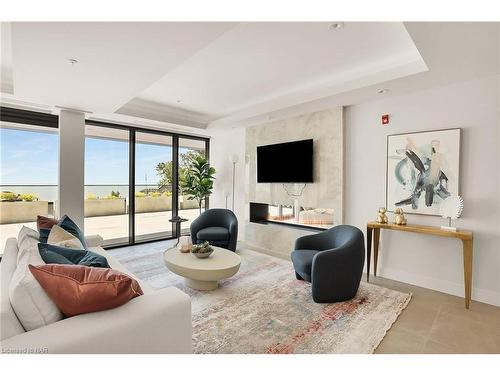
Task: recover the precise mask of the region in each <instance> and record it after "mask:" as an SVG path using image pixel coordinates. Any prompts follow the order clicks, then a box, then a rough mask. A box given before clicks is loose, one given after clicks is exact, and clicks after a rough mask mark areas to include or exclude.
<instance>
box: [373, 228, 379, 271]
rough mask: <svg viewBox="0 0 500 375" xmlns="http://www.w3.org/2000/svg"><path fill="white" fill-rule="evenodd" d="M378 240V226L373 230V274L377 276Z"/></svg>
mask: <svg viewBox="0 0 500 375" xmlns="http://www.w3.org/2000/svg"><path fill="white" fill-rule="evenodd" d="M379 241H380V228H375V229H374V230H373V274H374V275H375V276H377V264H378V244H379Z"/></svg>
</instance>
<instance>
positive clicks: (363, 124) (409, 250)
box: [346, 76, 500, 305]
mask: <svg viewBox="0 0 500 375" xmlns="http://www.w3.org/2000/svg"><path fill="white" fill-rule="evenodd" d="M499 91H500V76H490V77H486V78H483V79H477V80H474V81H470V82H464V83H457V84H453V85H450V86H445V87H438V88H434V89H429V90H425V91H420V92H416V93H411V94H406V95H401V96H394V97H387V98H384V99H381V100H378V101H374V102H369V103H365V104H360V105H354V106H351V107H347V108H346V155H348V157H347V158H346V222H347V223H349V224H354V225H356V226H358V227H360V228H363V230H365V228H366V222H367V221H370V220H374V219H375V218H376V217H377V209H378V207H380V206H384V205H385V168H386V167H385V165H386V164H385V158H386V139H387V135H388V134H396V133H406V132H412V131H421V130H433V129H443V128H456V127H460V128H462V144H461V165H460V180H461V181H460V195H462V196H463V198H464V207H465V209H464V213H463V217H462V218H460V219H458V220H456V221H454V225H456V226H457V227H459V228H463V229H470V230H472V231H474V265H473V285H472V286H473V290H472V299H474V300H478V301H482V302H486V303H490V304H494V305H500V195H499V194H500V193H499V192H500V183H499V176H500V167H499V165H500V152H499V149H500V139H499V137H500V133H499V132H500V119H499V108H500V102H499ZM386 113H388V114H390V124H389V125H388V126H382V125H381V124H380V121H381V115H382V114H386ZM389 216H390V219H392V214H390V215H389ZM407 219H408V222H409V223H412V224H423V225H436V226H440V225H445V223H446V220H445V219H443V218H440V217H432V216H422V215H407ZM380 245H381V249H380V255H379V270H378V271H379V274H380V276H383V277H387V278H390V279H395V280H399V281H403V282H408V283H410V284H415V285H419V286H423V287H427V288H430V289H435V290H439V291H442V292H446V293H450V294H454V295H458V296H463V294H464V288H463V263H462V245H461V243H460V241H458V240H454V239H449V238H439V237H432V236H424V235H419V234H411V233H400V232H389V231H388V232H384V231H383V232H382V236H381V243H380Z"/></svg>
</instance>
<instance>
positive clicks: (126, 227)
mask: <svg viewBox="0 0 500 375" xmlns="http://www.w3.org/2000/svg"><path fill="white" fill-rule="evenodd" d="M208 146H209V141H208V139H205V138H198V137H191V136H182V135H178V134H172V133H166V132H161V131H156V130H146V129H138V128H133V127H126V126H121V125H114V124H108V123H102V122H97V121H92V120H89V121H87V125H86V143H85V148H86V151H85V198H86V199H85V206H86V208H85V234H100V235H102V236H103V237H104V240H105V245H106V246H108V247H109V246H121V245H126V244H134V243H140V242H144V241H152V240H159V239H168V238H173V237H175V236H176V235H177V233H176V228H175V225H174V224H172V223H171V222H170V221H169V220H170V219H172V217H173V216H175V215H179V216H180V217H182V218H186V219H188V221H187V222H184V223H182V227H181V231H182V232H183V233H188V232H189V226H190V224H191V222H192V220H193V219H195V218H196V217H198V215H199V213H200V209H199V206H198V203H197V201H196V200H192V199H188V198H189V196H188V195H187V194H185V193H184V192H183V191H182V186H181V184H180V183H179V184H177V185H176V184H175V176H178V178H179V177H182V176H181V175H182V174H183V173H184V171H185V169H186V168H187V165H188V162H189V160H190V158H192V157H194V156H195V155H203V156H205V155H207V154H208ZM207 207H208V201H207V202H203V204H202V208H201V210H202V211H204V210H205V209H206V208H207Z"/></svg>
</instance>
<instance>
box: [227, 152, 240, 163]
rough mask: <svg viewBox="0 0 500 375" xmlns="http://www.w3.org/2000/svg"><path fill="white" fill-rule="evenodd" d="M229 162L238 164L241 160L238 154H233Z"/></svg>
mask: <svg viewBox="0 0 500 375" xmlns="http://www.w3.org/2000/svg"><path fill="white" fill-rule="evenodd" d="M229 160H230V161H231V163H237V162H238V160H239V157H238V154H232V155H231V156H230V157H229Z"/></svg>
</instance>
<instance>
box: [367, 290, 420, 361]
mask: <svg viewBox="0 0 500 375" xmlns="http://www.w3.org/2000/svg"><path fill="white" fill-rule="evenodd" d="M412 296H413V294H412V293H411V292H410V293H408V296H407V297H406V299H405V300H404V301H403V302H402V303H401V304H400V306H399V307H398V311H397V315H396V319H394V321H393V322H392V323H388V324H387V325H386V326H385V327H384V329H385V332H384V335H383V336H382V337H381V338H380V340H378V342H377V343H375V344H374V345H373V346H372V349H371V351H370V354H373V353H374V352H375V349H377V348H378V346H379V345H380V343H381V342H382V340H383V339H384V337H385V336H386V335H387V332H388V331H389V330H390V329H391V328H392V326H393V325H394V323H396V321H397V320H398V318H399V316H400V315H401V313H402V312H403V310H404V309H406V307H407V306H408V304H409V303H410V300H411V298H412Z"/></svg>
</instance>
